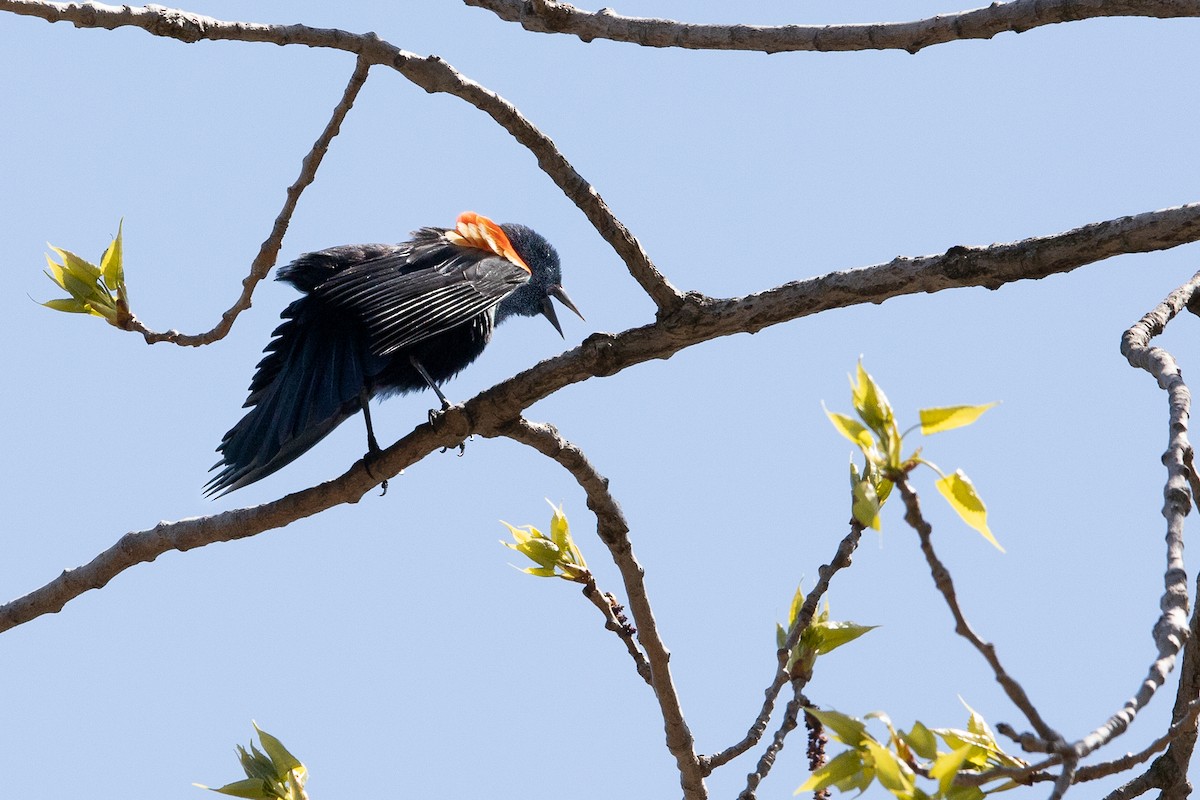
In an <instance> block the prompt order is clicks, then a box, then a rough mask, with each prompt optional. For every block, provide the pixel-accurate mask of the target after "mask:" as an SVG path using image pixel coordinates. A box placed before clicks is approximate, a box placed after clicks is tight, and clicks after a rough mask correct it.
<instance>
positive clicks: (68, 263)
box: [49, 245, 100, 281]
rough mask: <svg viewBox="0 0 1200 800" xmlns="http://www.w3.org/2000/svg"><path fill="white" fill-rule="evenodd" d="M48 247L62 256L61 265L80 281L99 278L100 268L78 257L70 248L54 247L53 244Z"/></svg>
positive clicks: (97, 279)
mask: <svg viewBox="0 0 1200 800" xmlns="http://www.w3.org/2000/svg"><path fill="white" fill-rule="evenodd" d="M49 247H50V249H51V250H53V251H54V252H56V253H58V255H59V257H60V258H62V260H63V266H64V267H65V268H66V270H67V272H69V273H70V274H72V275H75V276H76V277H77V278H79V279H80V280H82V281H99V280H100V268H99V267H97V266H96V265H95V264H93V263H92V262H90V261H88V260H87V259H86V258H80V257H79V256H77V255H75V254H74V253H72V252H71V251H70V250H63V249H62V248H61V247H55V246H54V245H49Z"/></svg>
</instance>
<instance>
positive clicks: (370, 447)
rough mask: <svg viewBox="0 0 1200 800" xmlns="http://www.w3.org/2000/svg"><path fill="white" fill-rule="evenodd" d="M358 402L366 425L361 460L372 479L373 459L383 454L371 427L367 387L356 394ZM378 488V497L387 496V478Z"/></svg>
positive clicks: (369, 399) (369, 397) (369, 395)
mask: <svg viewBox="0 0 1200 800" xmlns="http://www.w3.org/2000/svg"><path fill="white" fill-rule="evenodd" d="M358 402H359V405H361V406H362V412H363V419H364V420H365V421H366V423H367V454H366V456H364V458H363V460H364V461H365V462H366V467H367V474H368V475H370V476H371V477H372V478H374V477H375V473H373V472H371V462H372V461H374V460H375V458H376V457H378V455H379V454H380V453H382V452H383V450H381V449H380V447H379V441H378V440H377V439H376V438H375V428H374V427H373V426H372V425H371V394H370V392H369V391H368V390H367V387H365V386H364V387H363V389H362V391H361V392H359V393H358ZM380 487H381V488H382V489H383V491H382V492H380V493H379V496H380V497H383V496H384V495H385V494H387V490H388V482H387V478H384V479H383V482H382V483H381V484H380Z"/></svg>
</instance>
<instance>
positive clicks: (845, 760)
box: [795, 750, 863, 794]
mask: <svg viewBox="0 0 1200 800" xmlns="http://www.w3.org/2000/svg"><path fill="white" fill-rule="evenodd" d="M862 768H863V760H862V754H861V753H860V752H859V751H857V750H846V751H845V752H843V753H838V754H837V755H836V756H834V757H833V758H832V759H830V760H829V761H828V762H827V763H826V764H825V765H824V766H821V767H818V768H817V769H816V770H814V771H813V774H812V775H809V776H808V780H806V781H805V782H804V783H802V784H800V788H799V789H797V790H796V791H795V794H802V793H804V792H819V791H821V790H823V789H827V788H829V787H830V786H834V785H837V784H840V783H841V782H842V781H845V780H847V779H850V778H853V777H854V776H855V775H858V774H859V773H860V772H862Z"/></svg>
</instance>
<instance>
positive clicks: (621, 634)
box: [583, 573, 654, 687]
mask: <svg viewBox="0 0 1200 800" xmlns="http://www.w3.org/2000/svg"><path fill="white" fill-rule="evenodd" d="M583 596H584V597H586V598H587V599H588V601H590V602H591V604H592V605H594V606H595V607H596V608H598V609H600V613H601V614H603V615H604V627H605V628H607V629H608V630H610V631H612V632H613V633H615V634H616V635H617V637H618V638H619V639H620V640H621V641H622V642H624V643H625V649H626V650H628V651H629V656H630V658H632V659H633V664H634V668H635V669H636V670H637V674H638V675H640V676H641V678H642V680H644V681H645V682H646V683H647V684H649V685H650V686H651V687H653V686H654V682H653V681H652V680H651V677H650V662H648V661H647V660H646V656H645V654H644V653H642V651H641V650H639V649H638V646H637V642H636V641H635V640H634V638H633V637H634V636H635V635H636V634H637V629H636V628H634V627H633V626H632V625H630V624H629V623H628V622H626V621H625V619H624V615H621V613H620V611H621V608H622V606H620V605H618V604H617V599H616V598H615V597H613V596H612V595H611V594H608V593H607V592H601V591H600V590H599V589H598V588H597V587H596V578H595V576H594V575H591V574H590V573H589V574H588V582H587V583H586V584H584V587H583Z"/></svg>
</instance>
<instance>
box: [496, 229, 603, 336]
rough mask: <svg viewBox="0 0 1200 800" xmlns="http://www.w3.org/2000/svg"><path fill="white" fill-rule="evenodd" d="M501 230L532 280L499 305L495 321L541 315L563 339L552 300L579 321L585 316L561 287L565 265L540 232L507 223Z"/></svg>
mask: <svg viewBox="0 0 1200 800" xmlns="http://www.w3.org/2000/svg"><path fill="white" fill-rule="evenodd" d="M500 229H501V230H503V231H504V233H505V234H506V235H507V236H508V241H509V242H510V243H511V244H512V247H513V250H515V251H516V253H517V255H518V256H520V257H521V260H522V261H524V262H525V264H526V265H528V267H529V272H530V277H529V282H528V283H525V284H523V285H522V286H520V287H518V288H517V290H516V291H515V292H513V293H512V294H510V295H509V296H508V297H506V298H504V300H502V301H501V302H500V306H499V307H498V308H497V309H496V322H497V323H499V322H502V321H504V319H505V318H506V317H510V316H512V315H514V314H515V315H517V316H522V317H536V316H537V315H539V314H541V315H542V316H544V317H545V318H546V319H548V320H550V324H551V325H553V326H554V329H555V330H556V331H558V334H559V335H560V336H562V335H563V331H562V326H561V325H560V324H559V323H558V314H556V313H555V311H554V303H552V302H551V300H550V298H552V297H553V298H554V299H556V300H558V302H560V303H562V304H563V305H564V306H566V307H567V308H569V309H570V310H571V311H573V312H575V314H576V315H577V316H578V317H579V318H580V319H583V314H580V313H579V309H578V308H576V307H575V304H574V303H572V302H571V298H569V297H567V293H566V292H565V291H564V290H563V288H562V266H561V265H560V264H559V261H558V253H557V252H556V251H555V249H554V246H553V245H551V244H550V243H549V242H547V241H546V240H545V239H544V238H542V236H541V234H539V233H538V232H537V231H535V230H533V229H532V228H527V227H525V226H524V225H515V224H512V223H504V224H503V225H501V226H500Z"/></svg>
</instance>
